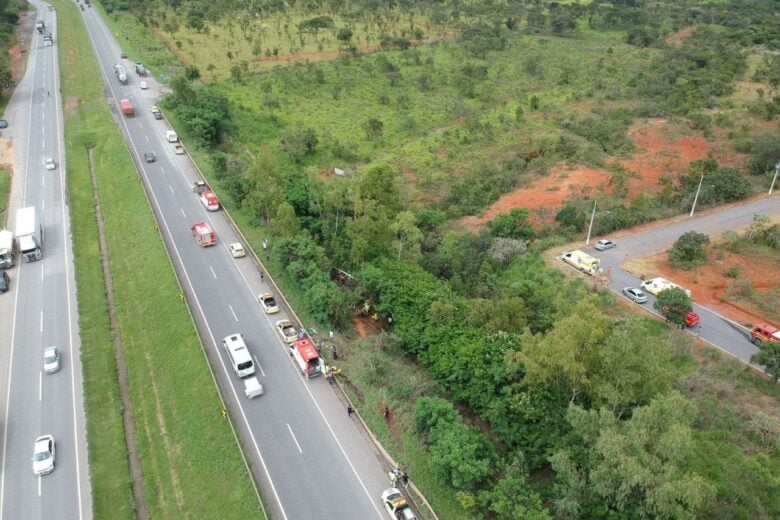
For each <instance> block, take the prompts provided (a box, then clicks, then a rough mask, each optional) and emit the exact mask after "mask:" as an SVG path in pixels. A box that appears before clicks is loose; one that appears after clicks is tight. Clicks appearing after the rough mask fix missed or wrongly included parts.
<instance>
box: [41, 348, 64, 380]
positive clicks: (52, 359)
mask: <svg viewBox="0 0 780 520" xmlns="http://www.w3.org/2000/svg"><path fill="white" fill-rule="evenodd" d="M59 370H60V351H59V349H57V347H46V348H45V349H44V351H43V371H44V372H46V373H47V374H53V373H55V372H59Z"/></svg>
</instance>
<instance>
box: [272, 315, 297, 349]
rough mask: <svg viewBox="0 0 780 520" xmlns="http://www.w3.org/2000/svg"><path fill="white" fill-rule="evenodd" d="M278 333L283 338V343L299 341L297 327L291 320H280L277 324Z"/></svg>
mask: <svg viewBox="0 0 780 520" xmlns="http://www.w3.org/2000/svg"><path fill="white" fill-rule="evenodd" d="M276 331H277V332H278V333H279V336H281V338H282V341H284V342H285V343H287V344H288V345H289V344H290V343H295V340H296V339H298V331H297V330H296V329H295V325H293V324H292V322H291V321H290V320H280V321H277V322H276Z"/></svg>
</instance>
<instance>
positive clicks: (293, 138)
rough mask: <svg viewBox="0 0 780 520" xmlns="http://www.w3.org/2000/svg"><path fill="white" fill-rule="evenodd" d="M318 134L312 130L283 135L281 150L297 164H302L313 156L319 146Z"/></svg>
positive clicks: (306, 129) (300, 130) (280, 141)
mask: <svg viewBox="0 0 780 520" xmlns="http://www.w3.org/2000/svg"><path fill="white" fill-rule="evenodd" d="M319 142H320V141H319V138H317V133H316V132H315V131H314V130H312V129H311V128H305V129H298V130H293V131H291V132H287V133H284V134H282V136H281V137H280V139H279V148H280V149H281V150H282V151H283V152H284V153H286V154H287V155H288V156H290V159H292V160H293V161H295V162H301V161H302V160H303V158H304V157H306V156H307V155H313V154H314V151H315V149H316V148H317V145H318V144H319Z"/></svg>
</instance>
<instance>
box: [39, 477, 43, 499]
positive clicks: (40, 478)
mask: <svg viewBox="0 0 780 520" xmlns="http://www.w3.org/2000/svg"><path fill="white" fill-rule="evenodd" d="M41 480H43V477H42V476H41V475H38V496H41Z"/></svg>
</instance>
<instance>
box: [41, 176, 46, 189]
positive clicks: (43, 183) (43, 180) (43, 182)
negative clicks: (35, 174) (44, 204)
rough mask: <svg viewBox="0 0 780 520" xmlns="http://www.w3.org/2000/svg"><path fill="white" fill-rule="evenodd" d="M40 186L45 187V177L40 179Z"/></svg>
mask: <svg viewBox="0 0 780 520" xmlns="http://www.w3.org/2000/svg"><path fill="white" fill-rule="evenodd" d="M41 186H43V187H46V175H43V176H42V177H41Z"/></svg>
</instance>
